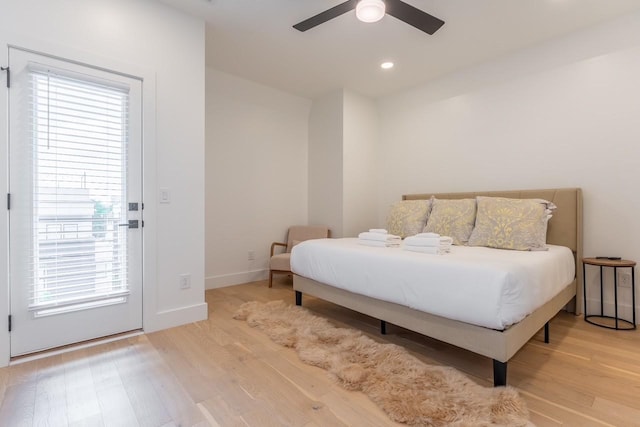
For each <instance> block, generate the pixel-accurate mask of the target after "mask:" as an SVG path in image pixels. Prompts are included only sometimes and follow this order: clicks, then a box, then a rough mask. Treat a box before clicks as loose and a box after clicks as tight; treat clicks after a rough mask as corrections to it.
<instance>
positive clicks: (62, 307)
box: [9, 48, 143, 356]
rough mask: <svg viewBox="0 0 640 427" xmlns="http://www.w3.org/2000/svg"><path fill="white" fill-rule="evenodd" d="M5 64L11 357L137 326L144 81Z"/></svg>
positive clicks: (35, 58)
mask: <svg viewBox="0 0 640 427" xmlns="http://www.w3.org/2000/svg"><path fill="white" fill-rule="evenodd" d="M9 66H10V70H11V83H10V89H9V189H10V194H9V204H10V209H9V235H10V238H9V239H10V241H9V258H10V260H9V261H10V264H9V265H10V291H11V299H10V301H11V307H10V313H11V318H10V320H11V326H10V327H11V356H19V355H23V354H28V353H32V352H36V351H40V350H45V349H49V348H54V347H59V346H63V345H67V344H71V343H77V342H81V341H85V340H90V339H94V338H98V337H104V336H108V335H112V334H117V333H121V332H126V331H131V330H136V329H140V328H142V230H143V229H142V225H143V222H142V208H143V205H142V200H141V199H142V194H141V186H142V178H141V177H142V171H141V169H142V158H141V152H142V141H141V139H142V138H141V116H142V114H141V108H142V107H141V92H142V82H141V81H140V80H138V79H136V78H133V77H130V76H125V75H121V74H117V73H112V72H108V71H105V70H103V69H96V68H92V67H88V66H84V65H79V64H76V63H70V62H67V61H64V60H61V59H57V58H52V57H48V56H45V55H40V54H36V53H33V52H28V51H24V50H21V49H16V48H10V49H9Z"/></svg>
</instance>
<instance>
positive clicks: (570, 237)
mask: <svg viewBox="0 0 640 427" xmlns="http://www.w3.org/2000/svg"><path fill="white" fill-rule="evenodd" d="M431 196H435V197H436V198H439V199H465V198H475V197H476V196H490V197H509V198H512V199H545V200H549V201H550V202H553V203H554V204H555V205H556V206H557V207H558V209H557V210H556V211H555V212H554V213H553V217H552V218H551V219H550V220H549V225H548V228H547V243H549V244H552V245H560V246H566V247H568V248H570V249H571V250H572V251H573V253H574V255H575V258H576V279H577V282H576V293H577V294H576V303H577V304H576V313H580V312H581V310H582V283H583V281H582V266H581V264H580V262H581V260H582V190H581V189H580V188H552V189H546V190H510V191H475V192H468V193H423V194H405V195H403V196H402V199H403V200H421V199H429V198H431Z"/></svg>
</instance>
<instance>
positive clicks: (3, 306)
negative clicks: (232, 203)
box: [0, 32, 157, 367]
mask: <svg viewBox="0 0 640 427" xmlns="http://www.w3.org/2000/svg"><path fill="white" fill-rule="evenodd" d="M9 47H13V48H17V49H21V50H25V51H30V52H33V53H37V54H40V55H45V56H50V57H53V58H56V59H60V60H64V61H67V62H71V63H76V64H79V65H85V66H89V67H93V68H99V69H103V70H105V71H110V72H115V73H119V74H125V75H129V76H133V77H136V78H138V79H140V80H141V81H142V200H143V201H144V219H145V221H144V228H145V230H144V233H142V234H143V238H142V259H143V261H142V262H143V271H142V328H143V330H147V329H148V328H151V329H154V326H153V325H154V323H155V322H154V317H155V314H156V313H157V302H156V287H155V285H154V284H155V283H157V281H156V271H157V265H156V264H157V263H156V241H157V237H156V234H157V225H156V224H157V221H156V216H157V194H156V191H155V189H156V188H157V185H156V148H155V146H156V144H155V141H156V131H155V129H156V98H155V88H156V76H155V71H154V70H152V69H150V68H146V67H140V66H139V65H133V64H129V63H125V62H122V61H118V60H115V59H112V58H106V57H103V56H100V55H96V54H94V53H91V52H86V51H81V50H77V49H74V48H72V47H68V46H61V45H58V44H55V43H50V42H46V41H42V40H33V39H31V38H29V37H24V36H23V37H21V36H17V35H11V36H6V35H3V34H2V33H1V32H0V52H1V53H0V65H1V66H3V67H5V66H6V65H7V64H8V55H9ZM7 101H8V89H7V87H6V73H5V72H2V73H1V74H0V164H2V165H3V166H4V167H3V168H2V169H3V170H5V171H6V170H7V168H8V165H9V158H8V147H9V139H8V111H7V110H6V109H7ZM0 189H1V190H0V199H2V200H3V202H2V203H6V202H4V200H5V198H6V196H5V195H4V194H7V193H8V191H9V183H8V173H0ZM8 212H9V211H8V210H7V209H6V205H5V206H0V224H1V225H0V367H2V366H8V365H9V363H10V361H11V359H10V335H9V331H8V324H9V322H8V320H9V314H10V313H9V301H10V287H9V265H8V258H9V253H8V243H9V236H8V225H9V223H8V221H9V213H8Z"/></svg>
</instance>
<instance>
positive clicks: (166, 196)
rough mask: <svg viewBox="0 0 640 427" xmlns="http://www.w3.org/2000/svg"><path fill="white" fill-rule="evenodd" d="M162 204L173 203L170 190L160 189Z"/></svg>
mask: <svg viewBox="0 0 640 427" xmlns="http://www.w3.org/2000/svg"><path fill="white" fill-rule="evenodd" d="M160 203H171V193H169V189H168V188H160Z"/></svg>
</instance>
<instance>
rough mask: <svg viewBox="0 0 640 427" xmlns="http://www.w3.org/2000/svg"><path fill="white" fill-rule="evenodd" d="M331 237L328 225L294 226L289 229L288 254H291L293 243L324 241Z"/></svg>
mask: <svg viewBox="0 0 640 427" xmlns="http://www.w3.org/2000/svg"><path fill="white" fill-rule="evenodd" d="M326 237H329V227H327V226H326V225H294V226H292V227H290V228H289V235H288V237H287V252H291V249H292V248H293V246H294V245H293V242H294V241H297V242H304V241H305V240H310V239H324V238H326Z"/></svg>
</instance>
